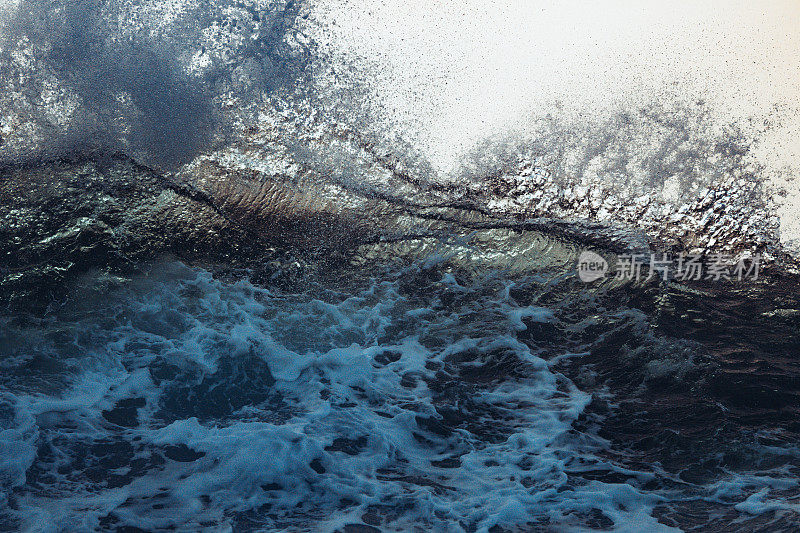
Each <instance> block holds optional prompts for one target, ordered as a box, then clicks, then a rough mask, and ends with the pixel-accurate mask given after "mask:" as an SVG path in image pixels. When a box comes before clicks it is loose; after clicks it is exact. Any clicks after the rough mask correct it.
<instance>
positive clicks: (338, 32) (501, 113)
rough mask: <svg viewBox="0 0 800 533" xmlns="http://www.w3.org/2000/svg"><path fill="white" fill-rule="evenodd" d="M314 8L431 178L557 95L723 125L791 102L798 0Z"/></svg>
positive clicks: (390, 1)
mask: <svg viewBox="0 0 800 533" xmlns="http://www.w3.org/2000/svg"><path fill="white" fill-rule="evenodd" d="M312 13H313V14H314V16H315V17H316V19H317V21H319V22H320V26H321V27H323V28H324V30H325V31H324V32H321V33H320V35H319V36H318V37H319V38H320V39H321V40H322V41H323V42H327V43H328V45H329V46H330V47H331V49H332V50H333V51H334V53H336V54H339V55H340V57H341V58H342V59H343V60H352V59H353V58H357V57H363V58H368V59H369V61H372V62H374V63H375V64H376V65H378V67H379V68H377V69H373V71H372V72H371V74H372V75H373V76H374V79H371V80H370V81H371V85H372V86H373V88H374V90H375V94H376V96H377V97H378V98H381V99H382V100H383V102H384V103H385V104H386V105H387V106H388V109H389V110H390V115H391V116H390V117H387V121H389V122H391V123H392V125H393V126H394V127H395V128H398V129H400V130H401V131H402V132H403V133H404V134H405V135H406V136H407V137H410V138H412V139H414V140H415V141H417V142H418V143H419V144H420V145H421V146H422V147H423V148H424V150H425V152H426V153H427V155H428V156H429V157H430V158H431V159H432V160H433V161H434V162H435V163H436V164H437V165H438V166H439V167H440V168H441V169H443V170H445V169H448V168H451V167H452V166H453V165H454V164H455V163H456V161H457V160H458V157H459V155H460V154H461V153H463V152H464V150H466V149H469V148H470V147H472V146H473V145H474V144H475V143H476V142H477V141H479V140H481V139H482V138H485V137H486V136H487V135H491V134H494V133H502V132H503V131H504V130H510V129H515V128H522V129H524V127H525V125H524V123H525V121H528V120H530V118H531V116H534V117H535V116H536V115H537V114H542V113H544V112H546V111H547V110H550V109H552V104H553V102H555V101H559V102H560V103H561V104H562V105H564V106H565V109H566V110H568V111H572V112H574V113H581V114H590V115H591V114H597V113H602V112H603V110H605V109H610V108H614V107H619V106H620V105H622V106H626V105H627V106H633V105H635V103H636V102H646V101H652V100H653V99H654V98H658V96H659V95H660V94H663V93H664V92H665V90H669V91H672V92H677V93H678V94H682V95H686V96H687V97H689V98H695V97H702V98H704V99H705V100H706V101H708V102H709V103H710V105H711V106H712V108H713V109H714V110H716V111H717V112H718V113H720V114H724V116H729V117H732V118H743V117H750V116H759V115H763V114H765V113H767V112H768V111H769V109H770V107H771V106H772V105H773V104H776V103H788V104H790V105H794V106H798V105H800V0H786V1H772V2H763V1H759V2H752V1H751V2H737V1H727V2H721V1H720V2H696V1H694V2H685V1H680V2H662V1H658V2H655V1H644V2H642V1H639V2H633V1H606V2H576V1H560V2H536V1H530V2H529V1H513V0H503V1H486V0H481V1H475V0H466V1H452V2H441V1H440V2H431V1H424V2H423V1H414V0H411V1H409V0H405V1H403V0H384V1H377V0H357V1H355V0H354V1H350V2H342V1H341V0H317V1H316V2H315V4H314V8H313V9H312ZM795 118H797V117H795ZM798 123H800V122H798V121H795V124H794V126H792V125H791V124H790V125H789V126H790V128H791V127H794V128H795V130H794V131H798V132H800V129H797V128H796V126H797V124H798ZM781 135H782V136H783V137H784V138H783V140H781V141H780V143H783V145H784V147H783V148H782V149H781V151H782V152H787V151H791V150H794V157H795V159H794V161H797V156H798V154H800V149H798V145H797V142H796V140H797V137H796V136H795V135H793V134H788V133H786V132H783V133H782V134H780V135H778V134H776V136H777V137H780V136H781ZM776 142H778V141H776ZM787 142H788V143H792V142H794V143H795V146H794V147H793V148H791V147H787V146H785V144H786V143H787ZM784 155H785V154H784Z"/></svg>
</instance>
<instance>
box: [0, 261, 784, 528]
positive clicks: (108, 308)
mask: <svg viewBox="0 0 800 533" xmlns="http://www.w3.org/2000/svg"><path fill="white" fill-rule="evenodd" d="M398 283H399V281H381V282H376V283H374V284H373V285H372V286H371V287H369V288H368V289H367V290H362V291H356V292H355V293H353V294H341V293H331V292H327V293H320V294H316V295H313V296H312V295H310V294H291V293H281V292H271V291H268V290H266V289H262V288H259V287H255V286H253V285H251V284H249V283H247V282H238V283H233V284H231V283H226V282H223V281H219V280H216V279H214V278H213V277H212V276H211V275H210V274H209V273H207V272H203V271H195V270H191V269H188V268H186V267H183V266H180V265H170V266H167V267H163V268H161V269H160V270H156V271H154V272H153V273H151V274H150V276H148V277H145V278H143V279H141V280H138V281H134V282H132V283H130V284H129V285H128V286H126V287H124V288H122V289H119V290H116V291H113V292H112V293H110V294H106V295H104V296H103V297H102V298H98V297H97V296H98V295H97V294H95V295H94V297H93V298H90V297H88V296H89V295H84V296H85V297H82V298H81V299H80V301H79V302H76V303H75V304H72V305H70V306H67V307H66V308H65V309H63V310H62V311H61V312H60V313H61V314H60V316H59V317H58V320H57V321H55V322H50V323H43V324H42V326H43V327H44V328H45V333H44V337H45V338H46V339H50V342H44V343H41V344H38V345H36V346H29V349H30V350H32V351H35V350H41V351H42V352H46V353H48V354H49V355H52V356H53V357H55V358H58V357H64V356H65V355H66V350H65V348H64V346H66V345H70V346H72V348H73V351H74V353H76V354H77V355H74V357H73V359H74V360H73V361H72V368H73V369H74V370H73V371H72V372H70V373H69V377H68V378H67V380H66V383H65V384H64V385H63V387H61V388H60V389H59V390H57V391H50V392H39V391H36V390H34V389H26V387H25V386H24V385H25V382H26V379H28V377H25V376H22V377H20V379H19V381H17V382H15V383H10V384H9V385H8V386H10V387H11V388H15V389H17V390H18V392H16V393H15V395H14V396H11V395H6V396H5V397H4V398H5V399H4V400H3V402H4V403H3V405H4V406H8V408H7V409H6V411H8V412H10V411H9V409H10V410H13V415H6V414H4V415H3V416H4V418H3V423H4V426H3V427H4V429H3V430H2V431H0V449H2V451H3V452H4V453H3V454H2V455H1V456H0V457H2V459H0V473H2V475H3V478H2V479H3V481H2V482H3V484H4V486H5V487H7V488H8V490H9V495H10V497H11V498H12V499H13V501H14V506H13V509H14V510H13V511H12V515H13V517H15V518H16V519H19V520H21V524H22V526H23V527H25V528H27V529H31V530H37V531H58V530H61V528H63V527H68V528H70V529H93V528H96V527H98V525H99V524H101V520H106V522H102V523H104V524H106V525H108V524H109V522H108V520H109V518H108V516H109V515H112V516H113V517H114V518H113V520H114V521H115V522H113V523H124V524H129V525H135V526H137V527H140V528H144V529H160V528H166V527H173V526H174V527H177V528H179V529H182V530H190V529H191V530H199V529H202V528H204V527H212V528H213V529H225V528H228V527H234V528H237V527H241V528H245V527H251V528H255V529H262V530H279V529H283V528H285V527H286V526H287V524H293V525H294V526H297V527H299V528H301V529H309V530H315V531H316V530H321V531H333V530H335V529H337V528H341V527H342V526H343V525H345V524H348V523H360V522H361V521H362V516H363V515H364V514H365V513H372V514H374V515H377V516H379V517H381V519H382V520H384V521H385V522H384V526H385V527H386V528H387V529H390V530H391V529H394V530H406V529H408V528H410V527H412V525H419V526H422V527H425V528H430V529H431V530H439V531H445V530H453V531H459V530H462V529H465V528H474V530H477V531H488V530H489V528H491V527H492V526H494V525H503V526H513V525H524V524H527V523H537V524H550V525H551V526H556V527H562V526H563V527H575V528H580V527H586V520H587V519H588V517H591V516H595V517H597V516H601V517H602V519H603V520H605V521H607V526H608V527H609V528H616V529H617V530H619V531H659V530H663V531H668V530H671V528H670V527H668V526H666V525H664V524H662V523H660V522H658V521H657V519H656V518H655V517H654V516H653V509H654V508H655V507H656V506H657V505H659V504H663V503H664V502H665V501H668V500H669V497H670V493H669V491H667V492H663V493H662V492H658V491H655V492H653V491H646V490H643V489H642V488H641V486H642V484H644V483H646V482H647V481H650V480H653V479H654V477H655V474H654V473H650V472H638V471H635V470H629V469H626V468H624V467H621V466H619V465H617V464H615V463H614V462H613V461H610V460H608V459H607V458H604V457H603V451H604V450H605V449H606V448H607V446H608V443H607V441H605V440H604V439H601V438H599V437H597V436H596V435H595V434H594V433H593V432H592V431H587V430H583V431H576V430H575V429H574V424H575V422H576V421H577V420H578V419H579V418H580V417H581V416H582V415H583V414H584V413H585V412H586V408H587V405H588V404H589V402H590V401H591V400H592V394H589V393H587V392H584V391H581V390H579V389H578V387H576V385H575V384H574V383H573V382H572V381H571V380H570V379H568V378H567V377H566V376H565V375H563V374H562V373H561V372H560V370H558V368H557V366H558V365H559V364H560V362H561V361H563V360H564V358H565V357H566V358H569V357H572V356H574V355H575V354H569V353H565V354H556V355H558V357H556V358H554V359H553V360H550V361H547V360H545V359H542V358H541V357H540V356H539V355H541V354H539V355H537V354H536V353H534V352H532V350H531V348H530V346H529V345H527V344H525V343H523V342H521V341H520V340H518V338H517V337H516V334H517V333H519V332H520V331H525V328H526V327H528V326H530V325H532V324H544V325H547V324H555V323H557V322H558V318H557V316H556V314H555V313H554V311H553V310H550V309H546V308H541V307H535V306H519V305H517V304H516V303H514V301H513V299H512V298H511V297H510V295H509V291H508V290H507V286H504V285H503V284H496V286H495V287H494V288H492V287H490V286H489V284H478V285H476V286H469V285H463V283H464V282H461V283H462V284H458V283H455V279H454V278H452V276H450V277H448V276H445V277H444V278H443V279H442V281H441V282H440V285H439V286H440V287H444V288H445V289H444V290H445V293H447V291H448V290H450V292H451V294H456V295H457V296H455V298H456V300H454V301H452V302H451V303H448V304H446V305H445V304H443V303H442V302H441V301H439V300H438V299H437V298H438V297H432V296H431V295H425V297H421V296H419V295H416V296H415V295H413V294H409V293H404V292H403V291H402V290H400V287H399V285H398ZM447 287H450V288H451V289H447ZM456 289H458V290H456ZM445 293H443V294H445ZM459 298H460V300H459ZM48 324H49V325H48ZM47 328H54V329H52V330H51V331H49V332H48V330H47ZM55 329H58V330H59V331H60V332H61V333H60V334H61V335H62V336H63V333H64V332H67V335H66V337H67V338H71V339H72V340H71V341H70V342H69V343H66V345H62V346H61V347H60V348H59V347H58V346H57V344H54V342H52V340H53V339H55V338H57V337H59V334H56V333H55ZM11 335H12V336H13V335H14V334H13V333H12V334H11ZM17 340H19V339H17ZM76 348H80V349H76ZM559 358H560V359H559ZM495 362H497V363H498V364H502V365H503V366H502V368H503V372H506V374H505V375H501V376H499V377H498V379H492V377H491V372H492V368H493V367H492V365H493V364H494V363H495ZM437 369H438V370H437ZM473 369H474V373H472V374H471V373H470V372H472V371H473ZM437 372H445V374H437ZM453 372H460V373H461V374H460V375H446V374H447V373H450V374H452V373H453ZM269 374H271V376H272V377H271V378H270V377H268V375H269ZM26 390H27V392H26ZM220 391H221V392H220ZM131 399H141V400H138V401H139V402H140V403H139V404H137V405H138V406H139V407H138V408H136V409H134V410H133V412H134V414H135V415H138V419H137V420H135V421H134V422H133V423H129V422H125V418H124V416H123V415H124V412H125V411H124V409H122V410H120V409H121V408H120V406H122V405H124V402H125V401H131ZM115 406H116V409H117V411H116V414H114V413H115V411H113V410H114V409H115ZM6 411H4V413H5V412H6ZM120 413H122V414H120ZM129 414H130V413H129ZM120 424H121V425H120ZM26 471H27V472H28V474H27V483H26V478H25V472H26ZM592 471H601V472H606V473H614V474H616V475H618V476H624V477H627V478H629V479H630V480H631V481H630V482H627V483H622V482H610V481H609V482H604V481H600V480H595V479H583V478H582V477H581V473H582V472H592ZM576 476H577V477H576ZM731 483H734V484H736V483H738V484H739V485H736V487H737V488H735V489H734V488H732V485H731ZM786 487H787V485H786V484H785V483H784V484H783V485H781V484H780V482H779V480H777V478H776V479H771V480H770V479H766V478H764V479H761V480H758V479H755V478H753V479H749V480H736V479H734V480H733V481H731V482H720V484H719V485H718V486H717V487H716V488H715V489H714V490H712V491H711V492H709V493H708V495H707V496H706V497H707V498H708V499H712V500H713V499H716V500H719V501H725V502H728V503H730V502H732V501H734V502H738V506H739V507H737V509H740V510H741V511H743V512H745V513H759V512H764V511H766V510H770V509H777V508H778V507H776V505H778V504H777V503H774V499H770V497H769V496H768V491H769V490H773V489H777V490H780V489H785V488H786ZM758 488H763V491H767V492H763V493H762V492H757V491H756V490H755V489H758ZM780 508H781V509H784V508H786V507H785V506H784V507H780ZM104 517H106V518H104ZM570 525H571V526H570Z"/></svg>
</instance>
